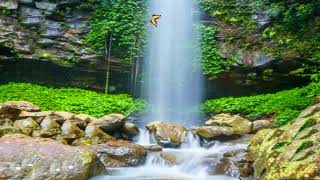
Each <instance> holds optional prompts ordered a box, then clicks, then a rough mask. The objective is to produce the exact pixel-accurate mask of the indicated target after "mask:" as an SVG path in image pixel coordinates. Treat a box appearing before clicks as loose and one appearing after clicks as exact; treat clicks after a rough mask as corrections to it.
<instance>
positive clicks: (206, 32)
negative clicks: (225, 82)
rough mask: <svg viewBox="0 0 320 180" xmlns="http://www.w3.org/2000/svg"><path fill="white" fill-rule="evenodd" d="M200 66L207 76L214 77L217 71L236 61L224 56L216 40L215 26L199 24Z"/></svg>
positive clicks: (233, 58)
mask: <svg viewBox="0 0 320 180" xmlns="http://www.w3.org/2000/svg"><path fill="white" fill-rule="evenodd" d="M198 30H199V32H200V37H199V41H200V49H201V56H202V61H201V67H202V70H203V72H204V74H206V75H208V77H209V78H211V79H213V78H215V77H216V76H217V75H218V74H219V73H221V72H223V71H226V70H229V69H230V67H231V65H232V64H234V63H235V62H236V58H235V57H234V56H231V57H230V58H224V57H223V55H222V53H221V51H220V49H219V48H218V45H217V41H216V36H215V35H216V33H217V28H215V27H212V26H208V25H199V26H198Z"/></svg>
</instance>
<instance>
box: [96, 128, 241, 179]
mask: <svg viewBox="0 0 320 180" xmlns="http://www.w3.org/2000/svg"><path fill="white" fill-rule="evenodd" d="M140 136H149V137H140V138H139V140H140V142H141V143H142V144H143V145H154V143H153V142H152V138H151V137H150V136H151V135H150V134H149V133H141V135H140ZM142 139H143V140H145V141H141V140H142ZM148 140H149V141H148ZM246 148H247V145H246V144H232V143H220V142H216V143H215V144H214V145H213V146H212V147H210V148H208V149H206V148H202V147H200V141H199V139H198V138H197V136H194V135H193V134H192V133H191V132H189V133H188V135H187V137H186V142H185V143H184V144H182V146H181V148H179V149H172V148H164V149H163V150H162V152H154V153H149V154H148V156H147V159H146V162H145V164H144V165H142V166H139V167H129V168H111V169H108V172H109V175H105V176H99V177H95V178H93V180H159V179H166V180H210V179H214V180H234V179H237V178H234V177H229V176H224V175H212V170H213V169H214V167H215V165H216V163H218V161H219V160H220V159H221V158H222V157H223V154H224V153H226V152H228V151H232V150H237V149H246ZM172 161H174V162H172Z"/></svg>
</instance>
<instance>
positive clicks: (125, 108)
mask: <svg viewBox="0 0 320 180" xmlns="http://www.w3.org/2000/svg"><path fill="white" fill-rule="evenodd" d="M5 101H30V102H33V103H34V104H36V105H38V106H39V107H40V108H41V110H44V111H45V110H52V111H68V112H73V113H76V114H81V113H85V114H89V115H92V116H95V117H101V116H103V115H106V114H110V113H123V114H126V115H128V114H130V113H132V112H134V111H138V110H143V109H144V103H143V102H142V100H134V99H133V98H131V97H130V96H129V95H126V94H119V95H109V94H100V93H97V92H94V91H89V90H83V89H77V88H51V87H46V86H39V85H35V84H29V83H9V84H5V85H0V102H5Z"/></svg>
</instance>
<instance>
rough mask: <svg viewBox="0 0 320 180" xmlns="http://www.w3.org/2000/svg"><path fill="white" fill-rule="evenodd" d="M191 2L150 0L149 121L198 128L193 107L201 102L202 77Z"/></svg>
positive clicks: (194, 17)
mask: <svg viewBox="0 0 320 180" xmlns="http://www.w3.org/2000/svg"><path fill="white" fill-rule="evenodd" d="M193 2H194V1H193V0H151V2H150V17H151V15H152V14H160V15H161V18H160V19H159V20H158V27H153V26H152V25H150V28H149V33H148V34H149V35H150V36H149V39H148V48H147V56H146V59H145V69H146V76H145V78H146V80H145V81H146V84H147V86H146V94H145V96H146V98H147V99H148V102H150V104H151V105H152V113H151V115H150V117H151V118H152V119H157V120H162V121H165V120H169V121H174V122H176V123H179V124H185V125H189V126H191V125H195V124H198V122H197V120H199V116H198V114H197V111H196V109H195V108H196V106H197V105H199V104H200V102H201V98H202V96H201V95H202V93H201V91H202V86H203V85H202V76H201V74H202V73H201V71H200V63H199V62H198V61H199V59H200V55H199V51H198V42H197V28H196V26H195V25H196V24H197V23H198V18H197V14H196V12H197V11H196V6H195V5H194V3H193Z"/></svg>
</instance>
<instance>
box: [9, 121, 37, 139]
mask: <svg viewBox="0 0 320 180" xmlns="http://www.w3.org/2000/svg"><path fill="white" fill-rule="evenodd" d="M13 127H15V128H19V129H21V130H22V132H23V133H24V134H27V135H31V134H32V132H33V131H35V130H39V129H40V126H39V124H38V123H37V122H36V121H35V120H34V119H32V118H26V119H22V120H17V121H15V122H14V123H13Z"/></svg>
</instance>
